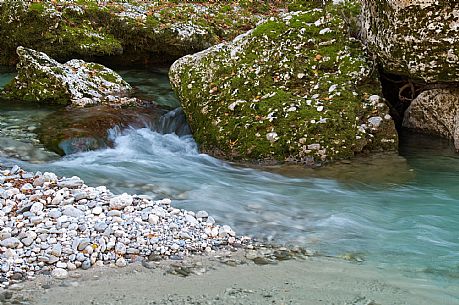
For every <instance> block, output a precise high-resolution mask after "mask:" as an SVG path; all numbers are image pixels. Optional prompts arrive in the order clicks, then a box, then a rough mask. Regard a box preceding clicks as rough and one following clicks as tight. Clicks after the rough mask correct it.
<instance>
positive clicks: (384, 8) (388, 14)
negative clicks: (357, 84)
mask: <svg viewBox="0 0 459 305" xmlns="http://www.w3.org/2000/svg"><path fill="white" fill-rule="evenodd" d="M362 3H363V6H362V15H363V18H362V21H363V23H362V30H363V38H364V39H365V41H366V43H367V44H368V46H369V48H370V50H371V51H372V52H373V53H374V54H375V56H377V58H378V59H379V62H380V64H381V65H382V67H383V68H384V70H385V71H386V72H388V73H393V74H400V75H405V76H407V77H408V78H411V79H415V80H421V81H424V82H457V81H459V2H458V1H451V0H438V1H431V0H413V1H406V0H363V1H362Z"/></svg>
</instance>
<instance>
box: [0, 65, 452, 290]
mask: <svg viewBox="0 0 459 305" xmlns="http://www.w3.org/2000/svg"><path fill="white" fill-rule="evenodd" d="M120 73H121V75H123V77H125V79H126V80H128V81H129V82H130V83H132V84H133V85H134V86H137V88H138V94H139V95H140V96H142V97H149V98H152V99H154V100H156V101H157V102H158V103H161V104H163V105H166V106H168V107H172V108H174V107H177V106H179V104H178V101H177V100H176V98H175V97H174V95H173V93H172V92H171V89H170V87H169V85H168V81H167V70H164V69H163V70H161V69H159V70H154V71H150V72H146V71H139V70H131V71H120ZM12 75H13V74H11V73H6V72H5V71H3V73H2V74H1V75H0V86H1V84H2V82H3V83H5V82H6V81H7V80H8V79H9V78H11V77H12ZM54 111H55V109H53V108H43V107H31V106H27V107H26V106H17V105H16V106H12V105H8V106H7V105H1V106H0V114H1V116H0V162H1V163H4V164H13V163H18V164H19V165H20V166H22V167H24V168H25V169H27V170H33V171H38V170H39V171H53V172H55V173H57V174H59V175H65V176H73V175H78V176H80V177H82V178H83V179H84V180H85V182H86V183H87V184H90V185H106V186H108V187H109V188H110V189H111V190H112V191H113V192H115V193H121V192H129V193H143V194H144V193H146V194H152V195H153V196H156V197H157V198H162V197H170V198H171V199H173V200H174V204H175V205H176V206H178V207H181V208H186V209H189V210H201V209H204V210H207V211H208V212H209V213H210V214H211V215H214V216H215V218H216V219H217V221H219V222H222V223H226V224H230V225H231V226H232V227H233V228H234V229H235V231H236V232H237V233H239V234H246V235H250V236H253V237H255V238H257V239H259V240H265V241H270V242H275V243H289V244H299V245H302V246H305V247H306V248H309V249H313V250H316V251H319V252H320V253H322V254H325V255H332V256H341V257H345V258H348V259H352V260H356V261H363V263H364V264H365V263H366V264H372V265H376V266H377V267H380V268H386V269H387V268H395V269H397V270H398V271H400V272H402V273H404V274H406V275H407V276H408V277H416V278H425V279H426V281H429V282H432V283H434V285H437V286H441V287H442V288H448V287H457V285H459V232H458V228H459V187H458V182H459V155H458V154H456V153H455V152H454V149H453V146H452V145H450V143H448V141H444V140H440V139H435V138H430V137H426V136H420V135H414V134H410V133H403V134H402V135H401V146H400V153H399V155H393V154H385V155H375V156H373V157H369V158H359V159H356V160H353V161H352V162H342V163H339V164H337V165H334V166H328V167H325V168H322V169H304V168H300V167H294V166H289V167H285V166H277V167H270V168H255V167H249V166H243V165H237V164H231V163H228V162H224V161H221V160H217V159H215V158H212V157H210V156H208V155H205V154H201V153H199V150H198V146H197V145H196V143H195V142H194V140H193V138H192V136H191V135H189V134H186V133H185V134H182V135H180V136H178V135H176V134H171V133H167V130H170V126H171V125H175V124H182V123H183V122H182V121H180V119H174V118H170V117H171V115H170V114H169V118H166V119H165V120H164V122H163V124H159V125H158V124H156V126H160V127H156V129H151V128H137V129H133V128H131V129H127V130H124V131H119V130H111V131H110V136H111V137H112V139H113V141H114V147H113V148H107V149H102V150H98V151H92V152H84V153H78V154H74V155H70V156H67V157H64V158H60V157H58V156H57V155H55V154H54V153H51V152H47V151H46V150H45V149H44V148H43V147H42V146H41V145H40V144H39V143H38V142H37V140H36V137H35V136H34V130H35V129H36V128H37V125H38V124H39V121H40V120H42V119H43V118H45V117H46V116H47V115H52V114H53V112H54ZM172 129H173V128H172ZM456 292H457V290H456ZM452 297H459V296H458V295H452Z"/></svg>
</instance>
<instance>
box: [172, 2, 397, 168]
mask: <svg viewBox="0 0 459 305" xmlns="http://www.w3.org/2000/svg"><path fill="white" fill-rule="evenodd" d="M330 12H335V7H330V8H327V9H326V10H322V9H314V10H309V11H305V12H303V13H299V14H292V15H290V16H288V17H284V18H283V19H281V18H274V19H271V20H269V21H267V22H265V23H263V24H261V25H259V26H258V27H257V28H256V29H255V30H254V31H253V32H252V33H251V34H249V35H248V36H246V37H244V38H242V40H243V42H240V43H241V44H240V45H238V46H232V47H230V48H229V49H226V48H222V49H214V50H212V51H209V54H208V55H206V56H203V55H200V56H203V58H201V59H199V60H197V61H190V63H189V65H187V64H185V63H182V64H184V65H185V66H184V67H182V68H181V69H179V70H178V71H175V70H174V69H175V67H173V69H172V71H171V79H172V80H173V82H172V83H173V85H174V88H175V90H176V92H177V94H178V96H179V97H180V99H181V101H182V106H183V108H184V111H185V112H186V113H187V116H188V120H189V123H190V125H191V127H192V130H193V134H194V135H195V138H196V140H197V142H198V143H200V145H201V149H202V150H203V151H205V152H208V153H212V154H214V155H217V156H223V157H225V158H229V159H238V160H241V159H242V160H277V161H289V162H302V163H308V164H309V163H311V162H314V163H317V162H319V163H320V162H323V161H332V160H337V159H343V158H350V157H352V156H353V155H354V154H355V153H356V152H359V151H361V150H362V149H363V147H365V146H367V147H372V149H373V148H375V149H379V148H381V146H382V144H381V142H378V143H375V142H374V141H373V140H372V138H371V137H372V136H373V135H360V134H359V132H358V127H359V126H360V125H361V124H366V123H367V121H366V120H367V119H368V118H369V117H370V116H373V115H375V113H376V114H377V113H381V115H382V116H384V115H383V114H384V113H385V112H384V111H386V110H387V109H385V110H384V109H376V108H375V105H370V104H369V103H368V102H367V98H368V96H370V95H373V94H380V92H381V90H380V86H379V83H377V82H375V81H374V78H373V76H371V75H368V74H369V72H370V71H371V66H370V65H371V63H369V61H368V60H367V58H366V56H365V53H364V52H363V47H362V45H361V44H360V43H358V42H357V41H355V40H352V39H350V38H349V37H348V36H347V33H346V31H343V29H345V28H346V23H345V21H344V20H343V19H341V17H340V16H341V15H340V14H331V15H330ZM231 50H232V51H233V52H234V51H235V50H238V52H237V53H232V52H231ZM230 53H231V54H230ZM183 61H184V62H186V60H185V59H184V60H183ZM180 62H182V60H181V61H180ZM178 77H180V78H181V79H180V81H178V82H177V81H176V79H177V78H178ZM333 86H335V87H334V88H333V89H332V87H333ZM356 118H358V120H357V121H356ZM388 126H389V127H388V128H387V130H385V132H383V134H384V135H383V136H381V137H380V138H378V137H376V138H378V140H381V139H383V138H384V137H388V138H389V139H393V138H394V137H396V135H395V129H394V125H393V122H392V124H390V123H389V124H388ZM391 128H392V129H391ZM372 132H374V131H372ZM391 132H392V133H391ZM369 133H371V132H369ZM375 134H376V132H375ZM389 146H390V145H387V146H386V147H385V148H386V149H395V148H396V141H394V142H392V146H390V147H389Z"/></svg>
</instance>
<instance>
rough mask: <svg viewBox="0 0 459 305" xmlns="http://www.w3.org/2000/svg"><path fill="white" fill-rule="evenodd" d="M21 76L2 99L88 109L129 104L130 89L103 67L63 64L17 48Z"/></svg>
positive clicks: (81, 63) (78, 61)
mask: <svg viewBox="0 0 459 305" xmlns="http://www.w3.org/2000/svg"><path fill="white" fill-rule="evenodd" d="M17 54H18V56H19V64H18V65H17V70H18V75H17V76H16V77H15V78H14V79H13V81H12V82H11V83H10V84H8V85H7V86H6V87H5V89H4V91H3V92H2V96H3V97H5V98H8V99H14V100H19V101H26V102H38V103H54V104H64V105H68V104H72V105H75V106H88V105H95V104H100V103H112V104H115V103H125V102H126V103H127V102H129V101H128V100H127V99H125V98H124V99H123V97H125V96H126V95H127V94H128V93H129V91H130V90H131V86H130V85H129V84H128V83H126V82H125V81H124V80H123V79H122V78H121V76H119V75H118V74H117V73H115V72H114V71H112V70H111V69H108V68H106V67H104V66H102V65H100V64H96V63H87V62H84V61H82V60H77V59H73V60H70V61H68V62H67V63H65V64H60V63H59V62H57V61H55V60H54V59H52V58H50V57H49V56H48V55H46V54H45V53H42V52H38V51H35V50H32V49H27V48H23V47H18V49H17Z"/></svg>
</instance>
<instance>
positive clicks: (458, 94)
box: [403, 88, 459, 151]
mask: <svg viewBox="0 0 459 305" xmlns="http://www.w3.org/2000/svg"><path fill="white" fill-rule="evenodd" d="M403 126H404V127H407V128H411V129H414V130H416V131H419V132H422V133H426V134H431V135H437V136H441V137H444V138H447V139H451V140H453V141H454V145H455V147H456V149H457V150H458V151H459V89H458V88H450V89H431V90H427V91H424V92H422V93H421V94H419V96H418V97H416V98H415V99H414V100H413V101H412V102H411V105H410V106H409V107H408V109H407V110H406V112H405V117H404V120H403Z"/></svg>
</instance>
